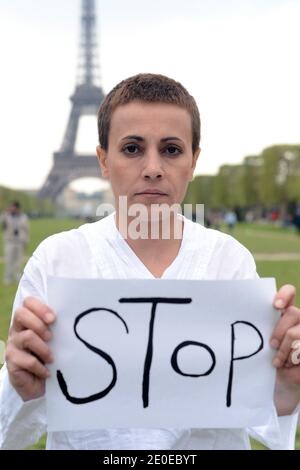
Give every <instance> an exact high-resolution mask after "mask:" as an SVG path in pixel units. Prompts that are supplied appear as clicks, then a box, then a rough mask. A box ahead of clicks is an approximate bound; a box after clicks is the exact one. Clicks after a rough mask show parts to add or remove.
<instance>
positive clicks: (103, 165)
mask: <svg viewBox="0 0 300 470" xmlns="http://www.w3.org/2000/svg"><path fill="white" fill-rule="evenodd" d="M96 153H97V158H98V162H99V166H100V169H101V175H102V177H103V178H105V179H109V169H108V164H107V152H106V150H104V149H103V148H102V147H101V146H100V145H97V147H96Z"/></svg>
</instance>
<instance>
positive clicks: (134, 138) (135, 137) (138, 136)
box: [121, 135, 145, 142]
mask: <svg viewBox="0 0 300 470" xmlns="http://www.w3.org/2000/svg"><path fill="white" fill-rule="evenodd" d="M127 139H132V140H138V141H139V142H141V141H143V140H145V139H144V137H141V136H140V135H127V136H126V137H123V138H122V139H121V140H127Z"/></svg>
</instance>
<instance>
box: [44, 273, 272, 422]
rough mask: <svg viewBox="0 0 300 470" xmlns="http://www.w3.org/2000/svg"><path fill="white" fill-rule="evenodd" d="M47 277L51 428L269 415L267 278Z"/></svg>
mask: <svg viewBox="0 0 300 470" xmlns="http://www.w3.org/2000/svg"><path fill="white" fill-rule="evenodd" d="M48 280H49V289H48V294H49V298H48V301H49V305H50V306H51V307H52V308H53V309H54V310H55V311H56V312H57V321H56V323H55V325H54V327H53V333H54V337H53V340H52V342H51V348H52V351H53V354H54V360H55V362H54V363H53V364H52V365H51V367H50V372H51V378H50V379H48V380H47V392H46V395H47V414H48V430H49V431H60V430H87V429H100V428H122V427H125V428H134V427H138V428H146V427H151V428H166V427H171V428H200V427H201V428H218V427H221V428H228V427H229V428H242V427H246V426H254V425H262V424H265V423H266V422H267V421H268V420H269V418H270V414H271V412H272V400H273V390H274V381H275V370H274V368H273V367H272V365H271V362H272V356H273V351H272V350H271V348H270V346H269V338H270V335H271V332H272V330H273V327H274V325H275V323H276V321H277V320H278V313H277V312H276V311H275V310H274V308H273V307H272V302H273V298H274V296H275V292H276V288H275V281H274V279H258V280H253V281H248V280H247V281H246V280H244V281H196V280H193V281H186V280H98V279H97V280H96V279H92V280H91V279H82V280H81V279H80V280H78V279H77V280H75V279H61V278H50V277H49V279H48Z"/></svg>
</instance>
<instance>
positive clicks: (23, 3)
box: [0, 0, 300, 188]
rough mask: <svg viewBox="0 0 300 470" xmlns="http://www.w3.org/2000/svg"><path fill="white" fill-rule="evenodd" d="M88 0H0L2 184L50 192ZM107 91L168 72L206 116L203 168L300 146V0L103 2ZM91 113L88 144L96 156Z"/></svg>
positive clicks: (82, 140) (83, 137)
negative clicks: (47, 184)
mask: <svg viewBox="0 0 300 470" xmlns="http://www.w3.org/2000/svg"><path fill="white" fill-rule="evenodd" d="M80 7H81V1H80V0H0V61H1V62H0V64H1V68H0V70H1V73H0V84H1V86H0V105H1V112H0V162H1V167H0V185H1V184H2V185H7V186H11V187H15V188H17V187H21V188H38V187H39V186H41V184H42V183H43V181H44V179H45V178H46V175H47V173H48V171H49V170H50V168H51V165H52V154H53V152H54V151H56V150H58V149H59V147H60V145H61V141H62V137H63V133H64V131H65V128H66V123H67V118H68V114H69V111H70V102H69V96H70V95H71V94H72V92H73V91H74V88H75V77H76V65H77V56H78V43H79V17H80ZM98 16H99V21H98V30H99V35H98V38H99V43H100V48H99V55H100V63H101V76H102V86H103V88H104V91H105V92H108V91H109V90H110V89H111V88H112V87H113V86H114V85H115V84H116V83H118V82H119V81H120V80H122V79H123V78H126V77H128V76H130V75H133V74H136V73H139V72H158V73H162V74H165V75H169V76H170V77H173V78H175V79H177V80H179V81H181V82H182V83H183V85H184V86H186V88H187V89H188V90H189V92H190V93H191V94H192V95H193V96H194V97H195V99H196V101H197V103H198V105H199V108H200V112H201V118H202V143H201V147H202V154H201V158H200V159H199V162H198V166H197V173H214V172H216V171H217V169H218V167H219V166H220V165H221V164H223V163H238V162H241V161H242V159H243V158H244V157H245V156H246V155H251V154H257V153H259V152H261V150H262V149H263V148H264V147H267V146H269V145H273V144H280V143H300V117H299V116H300V115H299V109H300V60H299V49H300V28H299V24H300V0H187V1H183V0H151V1H149V0H147V1H145V0H126V1H125V0H98ZM96 144H97V133H96V126H95V124H94V122H92V123H91V122H90V121H89V120H88V119H87V120H86V121H85V122H83V123H82V125H81V127H80V136H79V142H78V150H89V151H91V152H93V151H94V148H95V146H96Z"/></svg>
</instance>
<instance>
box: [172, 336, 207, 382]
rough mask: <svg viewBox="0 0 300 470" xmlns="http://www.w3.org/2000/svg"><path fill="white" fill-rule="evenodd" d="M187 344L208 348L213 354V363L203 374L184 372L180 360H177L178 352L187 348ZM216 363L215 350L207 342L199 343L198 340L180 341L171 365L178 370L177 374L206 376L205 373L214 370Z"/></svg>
mask: <svg viewBox="0 0 300 470" xmlns="http://www.w3.org/2000/svg"><path fill="white" fill-rule="evenodd" d="M187 346H199V347H200V348H204V349H206V351H208V352H209V354H210V356H211V361H212V365H211V366H210V368H209V369H208V370H207V371H206V372H204V373H203V374H186V373H185V372H182V371H181V370H180V369H179V366H178V361H177V356H178V353H179V351H180V350H181V349H183V348H186V347H187ZM215 365H216V356H215V354H214V352H213V350H212V349H211V348H210V347H209V346H207V344H204V343H198V341H184V342H183V343H180V344H179V345H178V346H177V347H176V348H175V349H174V352H173V354H172V357H171V366H172V367H173V369H174V370H175V372H177V374H180V375H183V376H184V377H204V376H205V375H209V374H210V373H211V372H212V371H213V370H214V368H215Z"/></svg>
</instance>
